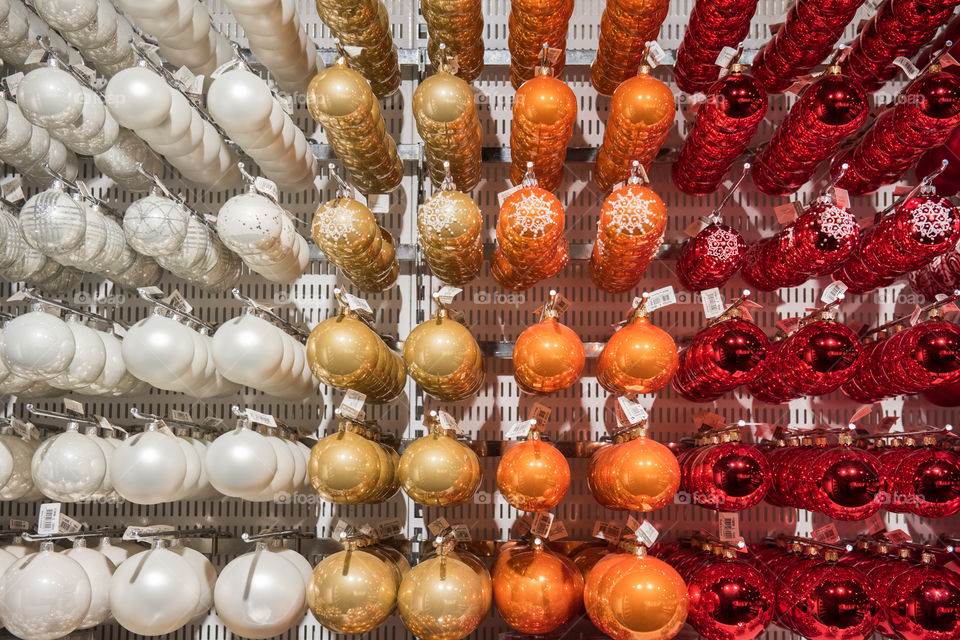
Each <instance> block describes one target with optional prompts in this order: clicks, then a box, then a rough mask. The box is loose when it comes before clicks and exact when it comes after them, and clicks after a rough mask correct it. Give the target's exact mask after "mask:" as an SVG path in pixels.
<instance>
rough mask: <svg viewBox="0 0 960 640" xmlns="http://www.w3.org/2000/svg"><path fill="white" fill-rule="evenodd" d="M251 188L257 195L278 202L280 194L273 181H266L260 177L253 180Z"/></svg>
mask: <svg viewBox="0 0 960 640" xmlns="http://www.w3.org/2000/svg"><path fill="white" fill-rule="evenodd" d="M253 188H254V189H255V190H256V192H257V193H260V194H262V195H265V196H267V197H268V198H270V199H271V200H274V201H276V200H279V199H280V192H279V191H278V190H277V183H276V182H274V181H273V180H267V179H266V178H264V177H262V176H257V177H256V178H254V179H253Z"/></svg>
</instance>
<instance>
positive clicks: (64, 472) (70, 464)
mask: <svg viewBox="0 0 960 640" xmlns="http://www.w3.org/2000/svg"><path fill="white" fill-rule="evenodd" d="M106 473H107V459H106V456H105V455H104V453H103V450H102V449H101V448H100V446H99V445H97V443H96V442H94V441H93V440H92V439H91V438H89V437H87V436H85V435H83V434H82V433H80V432H78V431H76V430H73V429H70V430H67V431H64V432H63V433H60V434H57V435H55V436H53V437H52V438H47V439H46V440H44V441H43V443H42V444H41V445H40V448H39V449H37V451H36V453H34V454H33V460H32V462H31V463H30V474H31V475H32V476H33V483H34V485H35V486H36V487H37V489H39V490H40V491H42V492H43V495H45V496H47V497H48V498H50V499H51V500H58V501H60V502H77V501H79V500H86V499H87V498H90V497H91V496H93V495H94V494H96V492H97V491H98V490H99V489H100V487H101V485H102V484H103V480H104V475H105V474H106Z"/></svg>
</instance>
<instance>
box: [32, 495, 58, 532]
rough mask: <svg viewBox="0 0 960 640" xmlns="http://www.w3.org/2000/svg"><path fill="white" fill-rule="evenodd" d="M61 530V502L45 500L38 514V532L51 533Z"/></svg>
mask: <svg viewBox="0 0 960 640" xmlns="http://www.w3.org/2000/svg"><path fill="white" fill-rule="evenodd" d="M59 530H60V503H59V502H44V503H43V504H41V505H40V513H39V514H38V515H37V533H39V534H40V535H51V534H55V533H57V532H59Z"/></svg>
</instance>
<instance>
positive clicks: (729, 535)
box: [717, 511, 740, 542]
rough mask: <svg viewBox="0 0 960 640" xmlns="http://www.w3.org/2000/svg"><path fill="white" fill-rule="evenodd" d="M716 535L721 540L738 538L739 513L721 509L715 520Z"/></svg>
mask: <svg viewBox="0 0 960 640" xmlns="http://www.w3.org/2000/svg"><path fill="white" fill-rule="evenodd" d="M717 537H718V538H720V540H721V541H722V542H736V541H738V540H740V514H739V513H737V512H736V511H733V512H725V511H721V512H720V513H719V517H718V520H717Z"/></svg>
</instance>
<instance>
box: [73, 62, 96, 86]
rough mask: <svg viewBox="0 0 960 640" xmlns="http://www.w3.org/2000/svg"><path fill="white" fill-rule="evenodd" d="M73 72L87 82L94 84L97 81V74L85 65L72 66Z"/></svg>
mask: <svg viewBox="0 0 960 640" xmlns="http://www.w3.org/2000/svg"><path fill="white" fill-rule="evenodd" d="M72 66H73V70H74V71H76V72H77V73H79V74H80V75H82V76H83V77H84V78H86V79H87V82H89V83H91V84H92V83H93V82H94V81H95V80H96V79H97V72H96V71H94V70H93V69H91V68H90V67H88V66H86V65H84V64H75V65H72Z"/></svg>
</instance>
